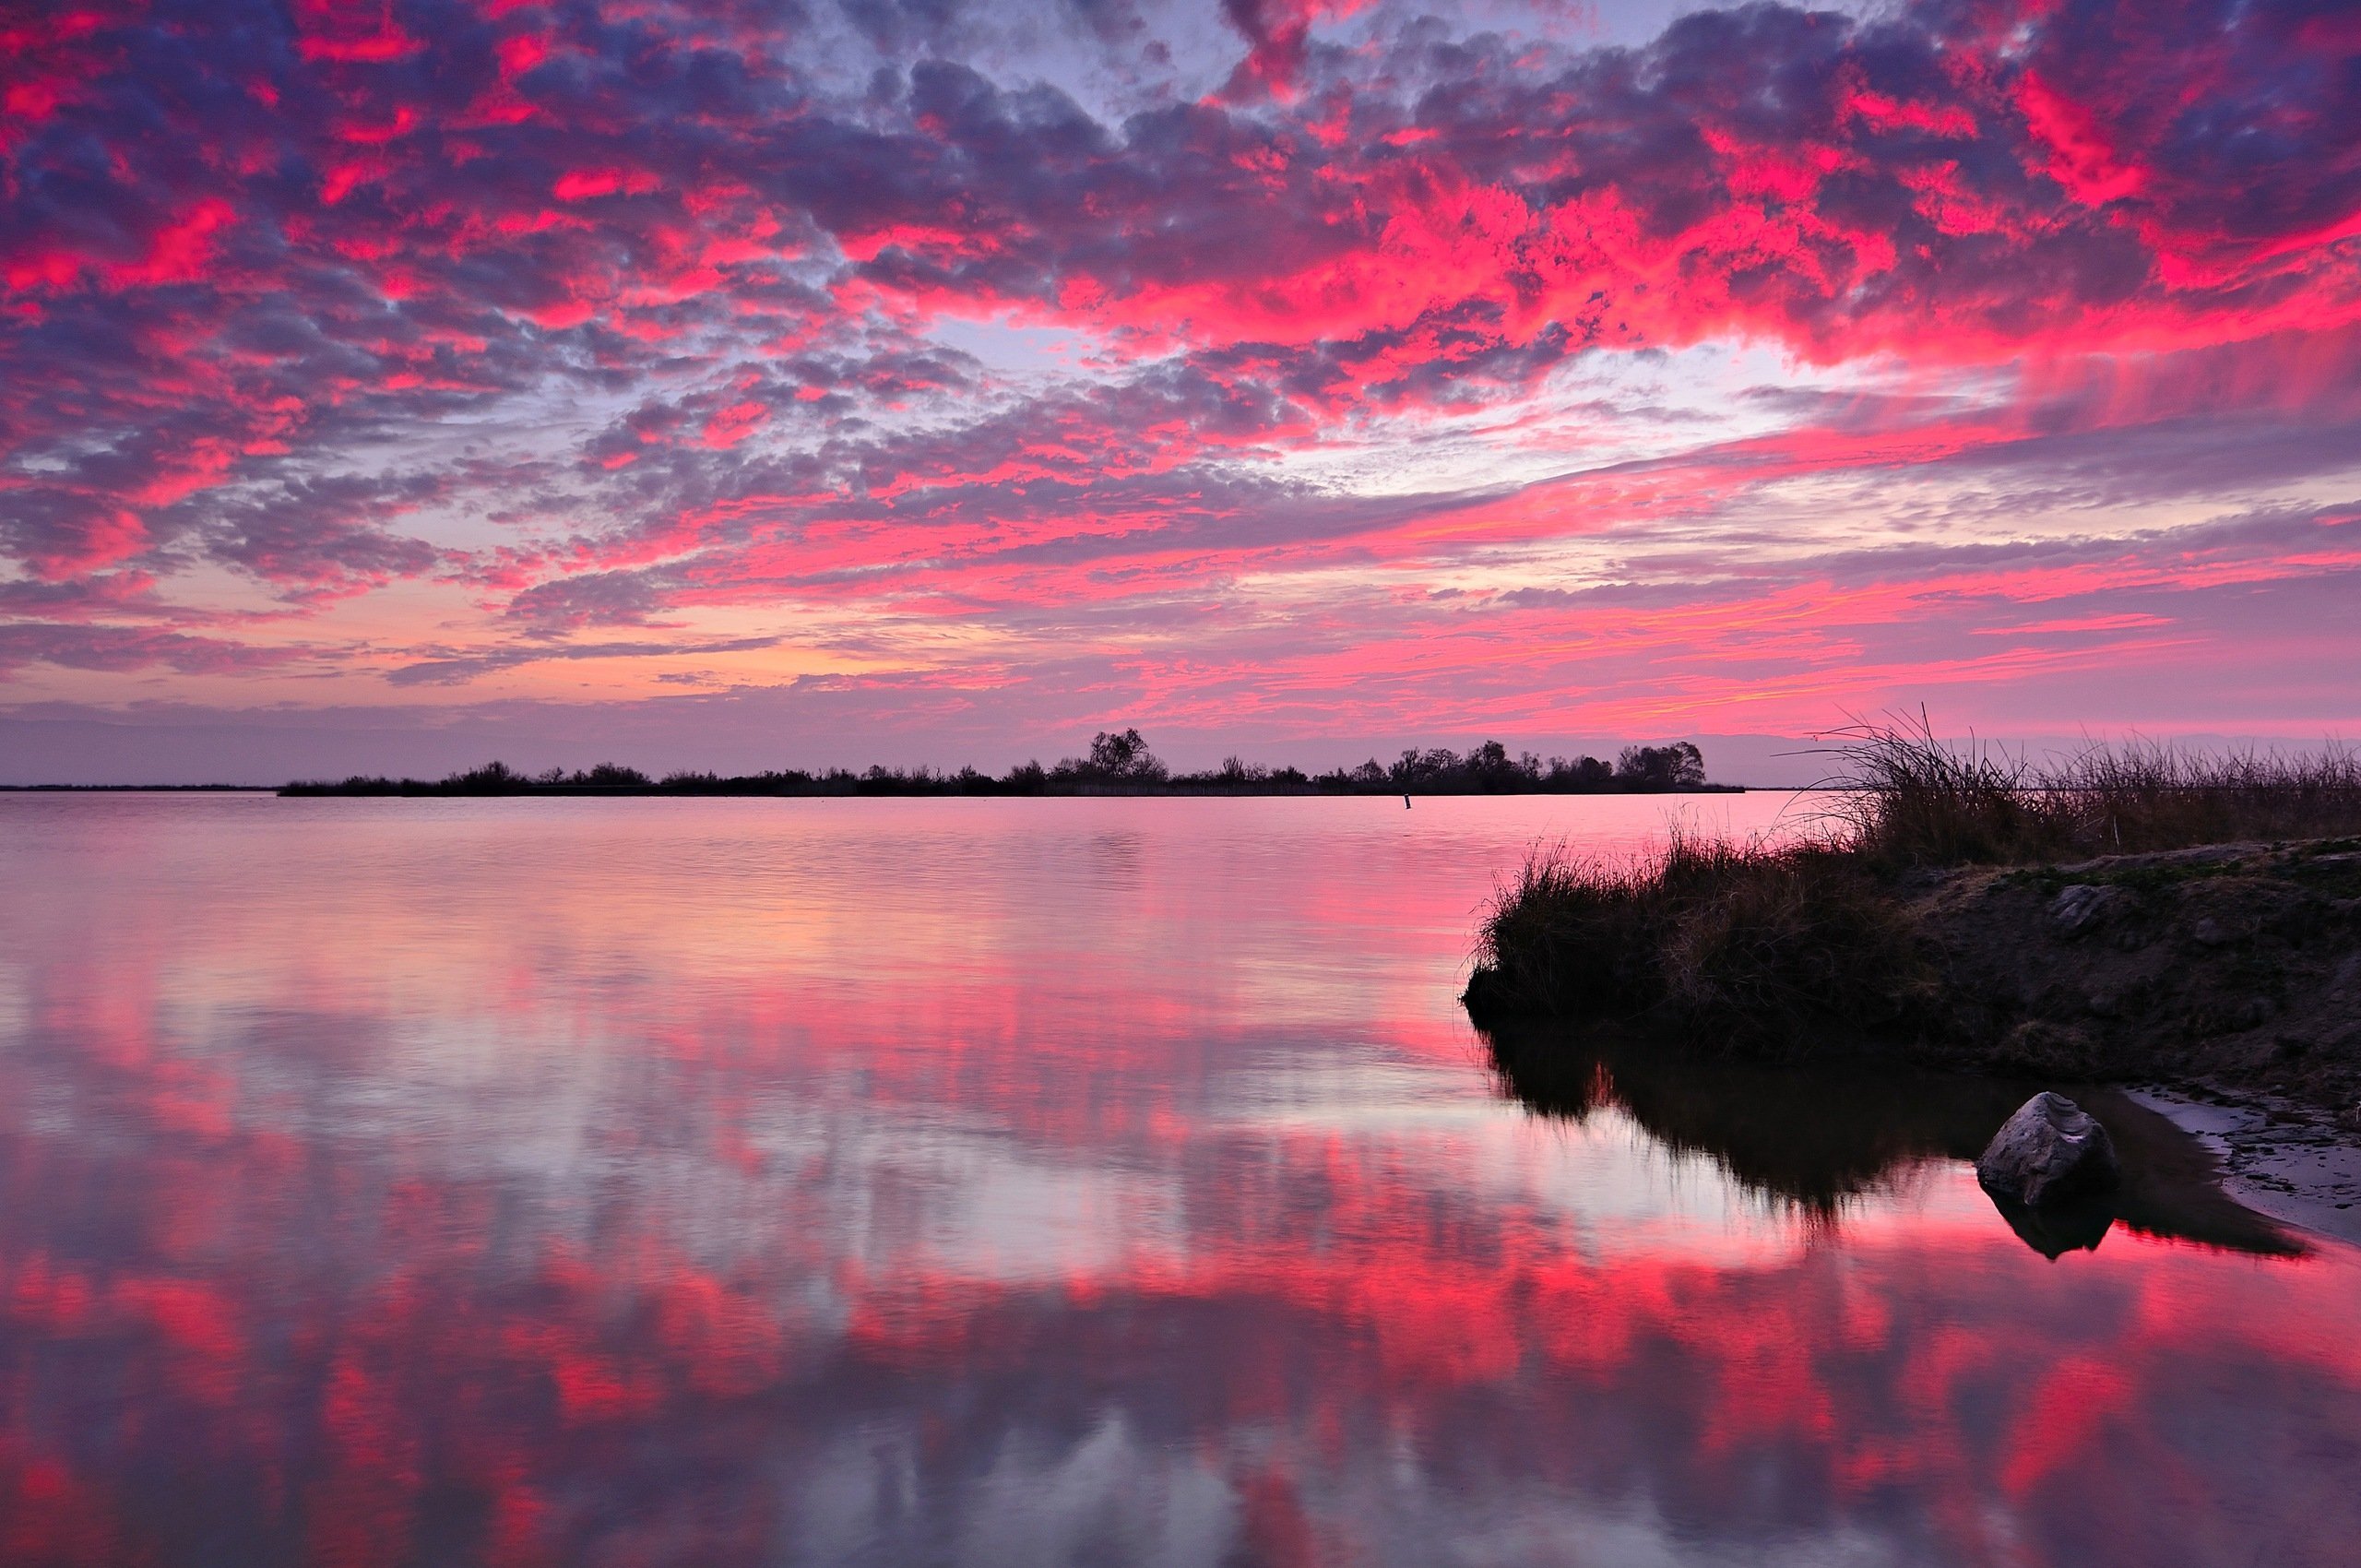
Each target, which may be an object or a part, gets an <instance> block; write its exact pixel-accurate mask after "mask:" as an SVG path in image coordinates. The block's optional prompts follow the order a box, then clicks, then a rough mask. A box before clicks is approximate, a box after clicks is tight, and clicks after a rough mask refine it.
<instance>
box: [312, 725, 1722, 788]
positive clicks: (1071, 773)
mask: <svg viewBox="0 0 2361 1568" xmlns="http://www.w3.org/2000/svg"><path fill="white" fill-rule="evenodd" d="M1736 788H1737V787H1736V786H1733V785H1716V784H1709V783H1707V782H1706V780H1705V760H1704V757H1703V754H1700V753H1699V751H1698V749H1697V747H1696V746H1695V745H1693V744H1691V742H1686V741H1678V742H1671V743H1668V744H1666V745H1661V746H1626V747H1625V748H1623V751H1622V754H1621V755H1620V756H1619V758H1618V759H1617V761H1616V762H1615V763H1614V764H1612V765H1609V764H1608V763H1606V762H1603V761H1601V760H1600V759H1598V758H1597V757H1592V756H1583V757H1574V758H1571V759H1570V758H1567V757H1561V756H1553V757H1549V758H1548V759H1546V760H1545V759H1543V758H1541V757H1539V756H1536V755H1535V754H1533V753H1531V752H1525V753H1523V754H1519V755H1516V756H1511V755H1510V754H1509V753H1508V749H1507V748H1506V747H1504V746H1502V745H1501V743H1500V742H1498V741H1486V742H1483V743H1482V744H1481V745H1478V746H1477V747H1475V748H1474V749H1473V750H1471V751H1469V752H1468V753H1467V754H1465V755H1462V754H1459V753H1457V752H1454V751H1452V750H1450V749H1449V748H1447V747H1435V748H1433V749H1430V750H1427V751H1416V750H1410V751H1405V752H1404V753H1402V754H1401V755H1400V756H1399V757H1397V758H1396V759H1395V760H1394V762H1392V763H1390V764H1388V763H1381V762H1379V761H1378V760H1377V759H1376V758H1375V757H1371V758H1370V760H1369V761H1367V762H1364V763H1362V764H1361V765H1360V766H1358V767H1349V768H1348V767H1336V768H1331V769H1329V770H1328V771H1327V772H1325V773H1307V772H1305V771H1304V770H1303V769H1301V768H1299V767H1270V766H1264V765H1263V764H1261V763H1249V762H1245V761H1242V760H1240V758H1238V757H1235V756H1232V757H1228V758H1225V759H1224V760H1223V762H1222V764H1221V766H1218V767H1214V768H1208V769H1206V770H1204V771H1203V772H1198V773H1174V772H1173V771H1172V770H1171V769H1170V768H1169V767H1168V766H1166V765H1165V763H1164V761H1163V760H1162V759H1161V758H1159V757H1158V756H1157V754H1155V752H1154V751H1152V750H1151V749H1150V748H1149V746H1148V743H1147V741H1146V738H1145V737H1144V736H1143V735H1142V734H1141V733H1140V732H1139V731H1138V730H1137V729H1135V728H1128V729H1124V730H1120V731H1110V730H1102V731H1099V732H1098V733H1097V734H1096V735H1094V736H1092V737H1091V741H1090V748H1089V751H1088V753H1087V754H1086V755H1083V756H1078V757H1065V758H1063V759H1062V760H1060V761H1059V762H1057V763H1056V764H1054V765H1052V766H1047V767H1044V766H1042V765H1041V764H1040V763H1039V762H1038V761H1036V762H1025V763H1019V764H1018V765H1017V766H1014V767H1012V768H1010V769H1009V770H1008V771H1007V772H1006V773H1004V774H1001V775H998V776H994V775H992V774H989V773H983V772H979V771H978V770H977V769H975V768H973V767H962V768H960V769H958V770H957V771H955V772H944V771H938V770H936V769H933V768H930V767H924V766H920V767H914V768H898V767H871V768H869V769H867V770H866V771H864V772H858V773H856V772H854V771H852V770H851V769H849V768H841V767H836V768H828V769H825V770H824V771H821V772H817V773H814V772H809V771H806V770H804V769H801V768H789V769H787V770H784V771H779V772H768V773H756V774H742V775H737V776H728V777H726V776H723V775H720V774H715V773H692V772H683V773H671V774H667V775H665V776H664V777H663V778H650V777H649V776H648V775H647V774H645V773H642V772H640V771H639V770H638V769H636V768H630V767H621V766H616V765H615V764H613V763H600V764H599V766H596V767H592V768H589V769H587V770H577V771H575V772H572V773H568V772H566V771H564V769H562V768H552V769H550V770H549V771H547V772H544V773H525V772H520V771H518V770H517V769H515V768H512V767H510V766H507V765H506V764H505V763H499V762H493V763H487V764H485V765H484V766H481V767H475V768H469V769H468V770H467V771H466V772H463V773H454V774H452V775H450V776H449V777H448V778H440V779H418V778H364V777H360V776H355V777H353V778H345V779H340V780H310V781H302V782H297V783H293V784H289V785H287V786H286V787H285V788H284V789H283V790H280V793H281V794H287V795H593V794H611V795H626V794H628V795H786V796H799V795H1095V794H1109V795H1111V794H1133V795H1534V794H1552V795H1603V794H1662V793H1668V792H1673V791H1697V790H1734V789H1736Z"/></svg>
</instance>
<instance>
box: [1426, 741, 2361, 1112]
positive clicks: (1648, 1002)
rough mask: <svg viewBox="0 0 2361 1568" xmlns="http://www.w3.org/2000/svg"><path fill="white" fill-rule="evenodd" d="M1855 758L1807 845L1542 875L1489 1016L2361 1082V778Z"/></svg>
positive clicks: (2148, 1070)
mask: <svg viewBox="0 0 2361 1568" xmlns="http://www.w3.org/2000/svg"><path fill="white" fill-rule="evenodd" d="M1833 760H1834V761H1835V763H1836V764H1837V766H1838V769H1839V772H1838V777H1837V778H1835V779H1834V780H1833V784H1834V786H1835V789H1834V790H1833V792H1832V794H1831V796H1830V797H1829V801H1830V804H1829V806H1828V808H1827V813H1828V814H1826V815H1825V816H1823V817H1821V818H1819V819H1816V820H1814V821H1813V822H1811V823H1809V824H1806V825H1803V826H1804V832H1803V833H1802V835H1801V836H1800V837H1799V838H1797V839H1791V840H1789V841H1786V842H1783V843H1780V844H1777V845H1769V844H1753V845H1730V844H1725V843H1715V842H1702V841H1699V840H1697V839H1695V838H1693V837H1680V836H1676V837H1674V839H1673V840H1672V842H1671V843H1670V845H1669V846H1668V847H1667V850H1666V851H1665V852H1664V853H1663V854H1662V855H1661V856H1659V857H1658V858H1656V859H1655V860H1654V861H1648V862H1646V863H1643V864H1638V865H1618V864H1610V863H1607V862H1602V861H1584V860H1580V859H1576V858H1572V857H1570V856H1568V855H1566V854H1564V853H1563V852H1556V853H1541V854H1536V855H1535V856H1534V857H1532V858H1531V859H1530V860H1528V861H1527V862H1526V863H1525V867H1524V868H1523V870H1522V871H1521V872H1520V873H1519V874H1518V876H1517V878H1516V879H1515V881H1514V882H1513V884H1512V885H1509V886H1507V887H1505V888H1503V889H1502V890H1501V894H1500V895H1499V897H1497V898H1496V900H1495V902H1494V904H1493V906H1492V908H1491V909H1490V910H1489V913H1488V915H1487V918H1486V919H1485V921H1484V924H1483V928H1482V931H1481V933H1480V937H1479V945H1478V951H1477V967H1476V969H1475V972H1474V974H1473V976H1472V977H1471V979H1470V981H1469V984H1468V988H1467V994H1466V1003H1467V1006H1468V1010H1469V1012H1470V1014H1471V1016H1474V1017H1475V1018H1476V1020H1477V1022H1478V1023H1499V1022H1505V1021H1508V1020H1514V1019H1535V1018H1547V1019H1557V1020H1564V1021H1572V1022H1577V1023H1600V1022H1609V1021H1611V1022H1613V1023H1615V1024H1616V1025H1618V1026H1619V1027H1621V1028H1627V1029H1628V1028H1633V1027H1637V1028H1642V1029H1643V1030H1645V1031H1647V1032H1650V1033H1653V1034H1655V1035H1657V1036H1660V1037H1665V1038H1671V1039H1679V1040H1681V1041H1683V1042H1684V1043H1687V1044H1690V1045H1692V1046H1702V1047H1705V1048H1708V1049H1712V1050H1717V1051H1725V1052H1729V1053H1736V1054H1742V1055H1749V1056H1755V1057H1762V1058H1770V1059H1789V1060H1793V1059H1797V1058H1800V1057H1806V1056H1816V1055H1828V1054H1836V1053H1841V1052H1857V1051H1878V1052H1884V1053H1891V1054H1902V1055H1908V1056H1912V1057H1914V1058H1916V1059H1919V1060H1926V1061H1940V1062H1944V1063H1949V1064H1952V1065H1968V1066H1980V1067H1997V1066H2006V1067H2010V1068H2012V1069H2015V1070H2023V1071H2031V1072H2038V1073H2047V1074H2051V1075H2062V1076H2084V1077H2122V1076H2142V1075H2165V1073H2166V1072H2168V1071H2169V1072H2178V1073H2184V1074H2194V1075H2230V1076H2241V1075H2243V1076H2246V1077H2249V1078H2268V1079H2271V1080H2272V1081H2274V1082H2279V1083H2282V1084H2284V1085H2286V1086H2290V1087H2296V1088H2298V1089H2302V1090H2303V1091H2304V1092H2307V1093H2311V1094H2314V1095H2315V1096H2316V1097H2319V1098H2325V1099H2330V1100H2336V1099H2337V1097H2339V1096H2343V1095H2345V1094H2347V1093H2348V1092H2349V1091H2350V1090H2351V1089H2353V1088H2354V1087H2355V1086H2356V1085H2361V1028H2353V1027H2349V1025H2348V1023H2347V1022H2346V1020H2352V1019H2361V919H2356V910H2361V853H2352V852H2348V850H2361V837H2355V836H2361V757H2356V756H2355V754H2353V753H2351V752H2349V751H2344V750H2337V749H2331V750H2326V751H2321V752H2316V753H2310V754H2302V755H2278V754H2251V753H2250V754H2236V755H2228V756H2225V755H2202V754H2189V753H2183V752H2178V751H2175V750H2173V749H2171V748H2168V747H2165V746H2157V745H2142V746H2133V747H2118V748H2093V749H2091V750H2088V751H2085V752H2082V753H2081V754H2076V755H2073V756H2070V757H2067V758H2064V759H2062V760H2059V761H2056V762H2053V763H2046V764H2036V763H2034V762H2031V761H2029V760H2027V759H2024V758H2022V757H2014V756H2011V755H2008V754H2003V753H1999V752H1996V751H1990V750H1983V749H1972V748H1961V747H1952V746H1946V745H1943V744H1941V743H1940V742H1937V741H1936V740H1935V739H1934V738H1933V736H1932V735H1931V734H1930V733H1929V732H1928V731H1927V729H1926V728H1925V727H1924V725H1923V724H1919V725H1915V726H1909V727H1902V726H1880V727H1862V728H1860V729H1858V730H1857V731H1853V732H1851V733H1849V734H1848V735H1847V736H1845V737H1844V739H1843V744H1842V745H1841V746H1840V747H1839V748H1838V749H1837V750H1836V751H1835V752H1834V753H1833ZM2347 838H2352V839H2353V841H2352V842H2351V843H2349V844H2348V843H2347V842H2345V840H2346V839H2347ZM2225 846H2228V847H2229V848H2225Z"/></svg>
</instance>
